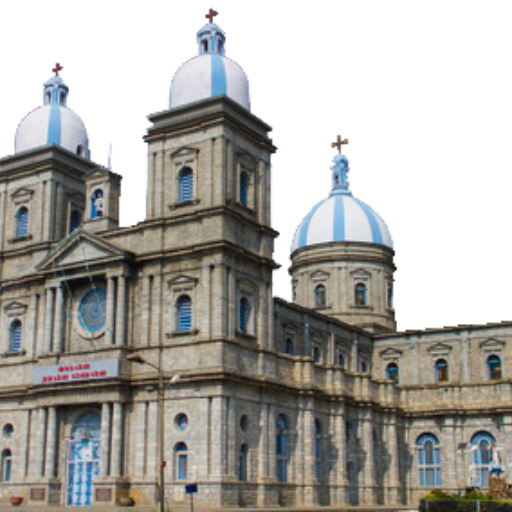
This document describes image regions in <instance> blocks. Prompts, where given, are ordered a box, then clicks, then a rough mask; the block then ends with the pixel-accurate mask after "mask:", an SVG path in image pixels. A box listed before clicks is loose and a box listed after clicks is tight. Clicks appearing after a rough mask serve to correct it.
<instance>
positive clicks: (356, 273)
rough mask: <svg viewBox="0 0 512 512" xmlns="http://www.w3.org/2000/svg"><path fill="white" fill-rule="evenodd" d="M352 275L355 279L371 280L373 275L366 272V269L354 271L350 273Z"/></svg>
mask: <svg viewBox="0 0 512 512" xmlns="http://www.w3.org/2000/svg"><path fill="white" fill-rule="evenodd" d="M350 275H351V276H352V277H354V278H367V279H369V278H370V277H371V276H372V275H371V274H370V272H368V271H367V270H365V269H364V268H358V269H357V270H353V271H352V272H350Z"/></svg>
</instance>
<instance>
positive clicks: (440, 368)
mask: <svg viewBox="0 0 512 512" xmlns="http://www.w3.org/2000/svg"><path fill="white" fill-rule="evenodd" d="M448 370H449V368H448V363H447V362H446V359H438V360H437V361H436V382H437V383H438V384H441V383H443V382H448V380H449V371H448Z"/></svg>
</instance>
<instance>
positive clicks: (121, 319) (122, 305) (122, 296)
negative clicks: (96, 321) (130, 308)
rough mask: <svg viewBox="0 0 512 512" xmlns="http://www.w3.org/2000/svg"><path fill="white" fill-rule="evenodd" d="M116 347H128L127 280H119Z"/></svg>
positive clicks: (122, 278) (122, 277)
mask: <svg viewBox="0 0 512 512" xmlns="http://www.w3.org/2000/svg"><path fill="white" fill-rule="evenodd" d="M115 339H116V345H126V278H125V277H124V276H119V277H118V278H117V311H116V338H115Z"/></svg>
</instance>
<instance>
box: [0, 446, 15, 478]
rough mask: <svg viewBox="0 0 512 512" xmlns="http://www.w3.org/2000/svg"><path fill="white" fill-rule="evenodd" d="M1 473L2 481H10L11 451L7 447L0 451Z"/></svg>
mask: <svg viewBox="0 0 512 512" xmlns="http://www.w3.org/2000/svg"><path fill="white" fill-rule="evenodd" d="M1 469H2V474H1V475H0V476H1V477H2V478H1V481H2V482H10V481H11V473H12V452H11V450H9V449H5V450H4V451H3V452H2V468H1Z"/></svg>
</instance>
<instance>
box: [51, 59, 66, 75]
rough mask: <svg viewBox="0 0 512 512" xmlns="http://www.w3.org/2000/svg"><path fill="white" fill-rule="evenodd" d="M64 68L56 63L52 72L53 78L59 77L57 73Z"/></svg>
mask: <svg viewBox="0 0 512 512" xmlns="http://www.w3.org/2000/svg"><path fill="white" fill-rule="evenodd" d="M63 69H64V68H63V67H62V66H61V65H60V64H59V63H58V62H57V64H55V67H54V68H53V69H52V71H53V72H54V73H55V76H59V71H62V70H63Z"/></svg>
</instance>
